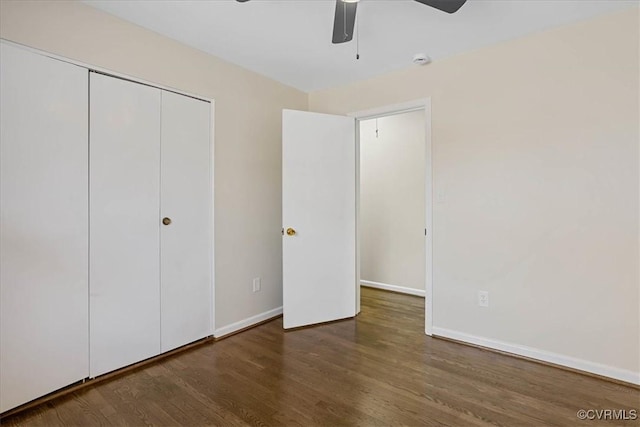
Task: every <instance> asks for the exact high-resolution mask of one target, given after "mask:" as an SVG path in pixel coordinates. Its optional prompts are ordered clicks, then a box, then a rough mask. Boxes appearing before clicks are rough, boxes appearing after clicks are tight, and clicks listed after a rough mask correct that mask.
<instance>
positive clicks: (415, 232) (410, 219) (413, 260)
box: [360, 110, 425, 291]
mask: <svg viewBox="0 0 640 427" xmlns="http://www.w3.org/2000/svg"><path fill="white" fill-rule="evenodd" d="M424 116H425V113H424V111H423V110H419V111H413V112H409V113H403V114H396V115H392V116H386V117H380V118H378V119H369V120H363V121H361V122H360V233H361V235H360V243H361V249H360V251H361V252H360V262H361V267H360V275H361V279H362V280H364V281H371V282H378V283H384V284H389V285H393V286H399V287H402V288H411V289H417V290H421V291H424V281H425V247H424V228H425V200H424V194H425V189H424V186H425V176H424V173H425V172H424V170H425V117H424ZM376 129H377V130H378V132H377V134H376Z"/></svg>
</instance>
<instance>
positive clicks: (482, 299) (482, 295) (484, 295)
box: [478, 291, 489, 307]
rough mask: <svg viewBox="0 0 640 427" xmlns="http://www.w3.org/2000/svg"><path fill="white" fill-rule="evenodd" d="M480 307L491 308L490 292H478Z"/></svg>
mask: <svg viewBox="0 0 640 427" xmlns="http://www.w3.org/2000/svg"><path fill="white" fill-rule="evenodd" d="M478 305H479V306H480V307H489V291H478Z"/></svg>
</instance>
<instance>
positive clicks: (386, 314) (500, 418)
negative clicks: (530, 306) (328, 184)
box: [2, 288, 640, 426]
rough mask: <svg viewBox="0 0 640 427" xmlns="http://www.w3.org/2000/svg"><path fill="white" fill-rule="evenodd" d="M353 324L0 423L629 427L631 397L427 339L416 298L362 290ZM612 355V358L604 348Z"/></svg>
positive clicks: (161, 369) (209, 355)
mask: <svg viewBox="0 0 640 427" xmlns="http://www.w3.org/2000/svg"><path fill="white" fill-rule="evenodd" d="M362 291H363V292H362V313H361V314H360V315H359V316H358V317H357V319H352V320H346V321H341V322H335V323H330V324H326V325H322V326H317V327H313V328H307V329H300V330H295V331H292V332H283V330H282V319H276V320H274V321H272V322H269V323H266V324H264V325H261V326H258V327H256V328H254V329H251V330H248V331H246V332H243V333H240V334H237V335H234V336H231V337H229V338H227V339H224V340H222V341H219V342H215V343H213V342H209V343H205V344H203V345H201V346H198V347H195V348H192V349H190V350H187V351H185V352H183V353H180V354H177V355H175V356H172V357H169V358H167V359H164V360H160V361H158V362H156V363H153V364H151V365H148V366H146V367H142V368H140V369H137V370H134V371H131V372H128V373H125V374H123V375H121V376H118V377H115V378H113V379H111V380H108V381H106V382H102V383H99V384H97V385H95V386H89V387H87V388H84V389H82V390H79V391H76V392H73V393H72V394H70V395H68V396H64V397H61V398H58V399H56V400H53V401H50V402H48V403H45V404H42V405H40V406H38V407H35V408H33V409H30V410H27V411H25V412H22V413H19V414H16V415H14V416H11V417H9V418H6V419H3V420H2V425H3V426H5V425H6V426H14V425H33V426H57V425H75V426H94V425H96V426H97V425H133V426H139V425H140V426H141V425H161V426H178V425H193V426H200V425H220V426H234V425H257V426H278V425H287V426H288V425H291V426H316V425H322V426H338V425H365V426H390V425H410V426H477V425H502V426H572V425H584V426H597V425H621V426H637V425H640V422H639V421H638V420H635V421H620V420H618V421H589V420H585V421H580V420H578V418H577V417H576V413H577V411H578V410H579V409H627V410H631V409H635V410H640V391H638V390H637V389H634V388H631V387H625V386H622V385H617V384H614V383H610V382H607V381H604V380H600V379H596V378H592V377H588V376H585V375H580V374H577V373H572V372H567V371H564V370H561V369H557V368H553V367H549V366H544V365H541V364H537V363H534V362H529V361H526V360H521V359H517V358H513V357H509V356H506V355H501V354H496V353H493V352H489V351H485V350H481V349H477V348H473V347H468V346H465V345H461V344H457V343H453V342H449V341H445V340H439V339H434V338H429V337H427V336H425V335H424V332H423V329H424V300H423V299H422V298H417V297H412V296H407V295H400V294H394V293H389V292H384V291H378V290H374V289H367V288H363V289H362ZM612 351H614V350H613V349H612Z"/></svg>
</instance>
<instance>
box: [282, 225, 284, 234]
mask: <svg viewBox="0 0 640 427" xmlns="http://www.w3.org/2000/svg"><path fill="white" fill-rule="evenodd" d="M282 235H283V236H284V227H282Z"/></svg>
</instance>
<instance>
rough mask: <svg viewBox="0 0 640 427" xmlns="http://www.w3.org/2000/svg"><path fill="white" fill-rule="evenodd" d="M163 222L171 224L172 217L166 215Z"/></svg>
mask: <svg viewBox="0 0 640 427" xmlns="http://www.w3.org/2000/svg"><path fill="white" fill-rule="evenodd" d="M162 223H163V224H164V225H169V224H171V218H166V217H165V218H162Z"/></svg>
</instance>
